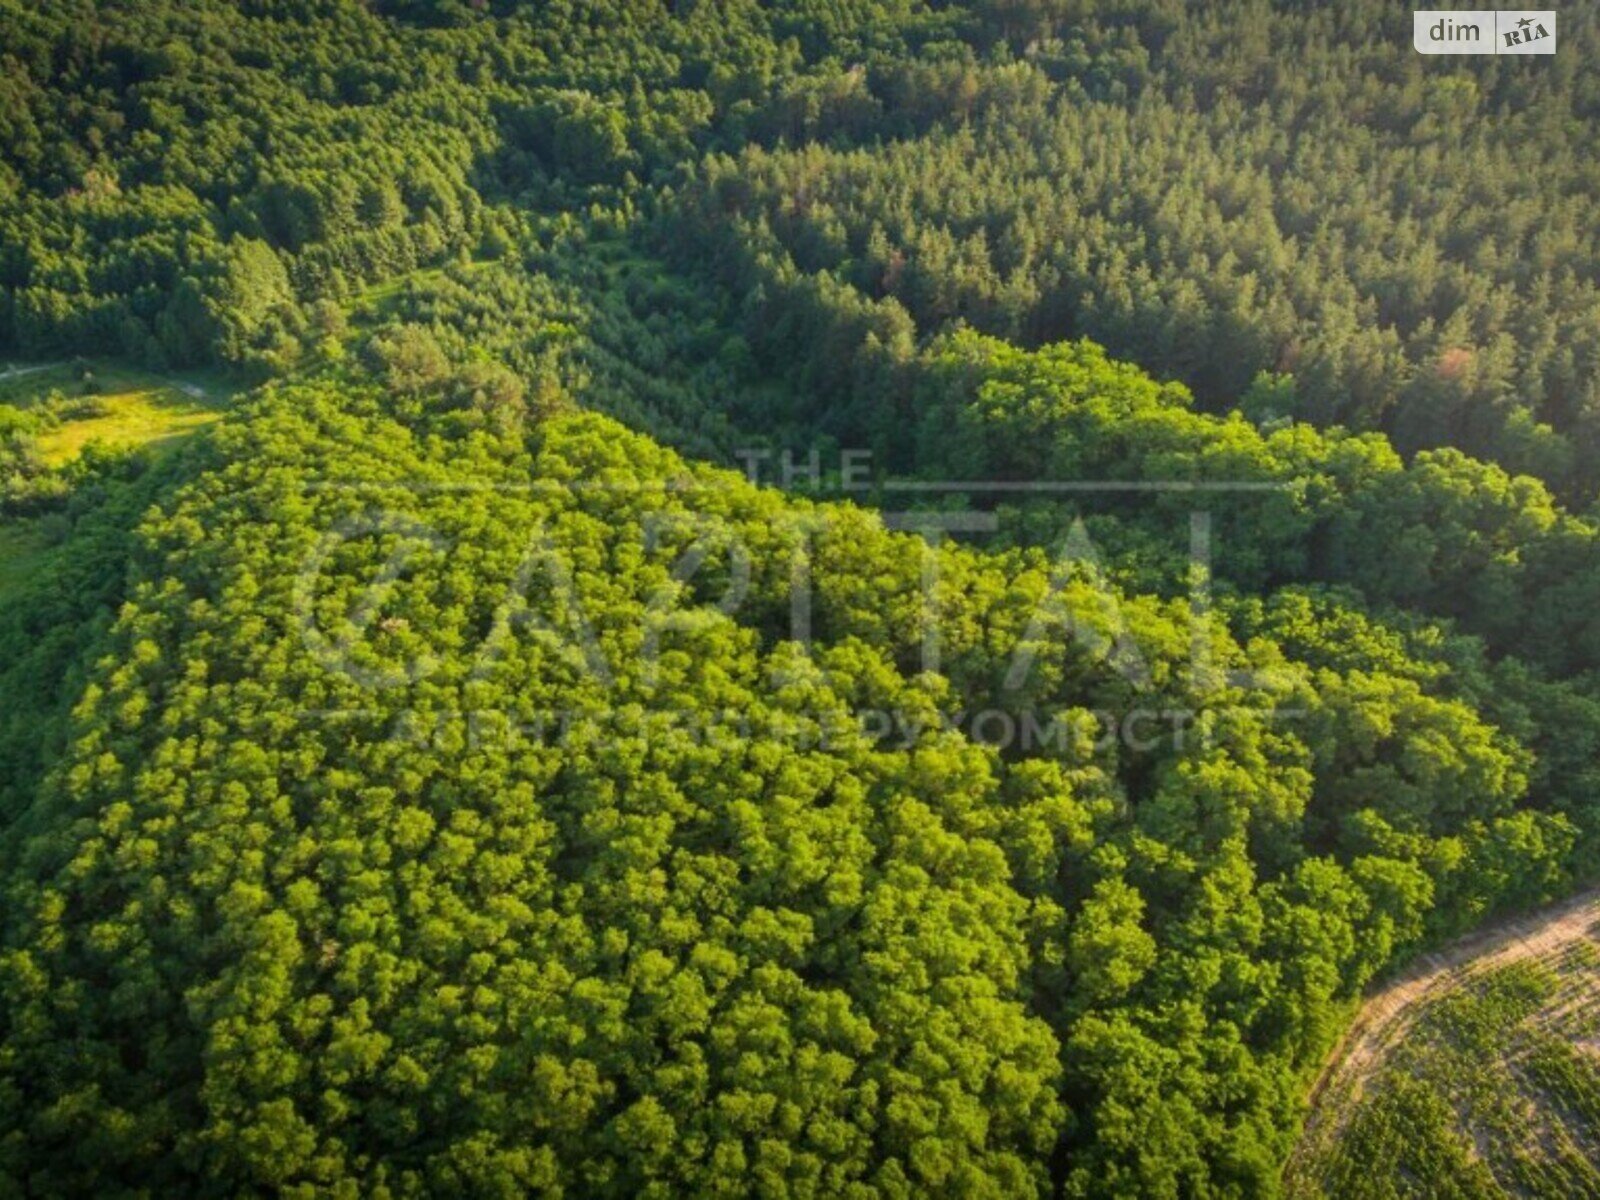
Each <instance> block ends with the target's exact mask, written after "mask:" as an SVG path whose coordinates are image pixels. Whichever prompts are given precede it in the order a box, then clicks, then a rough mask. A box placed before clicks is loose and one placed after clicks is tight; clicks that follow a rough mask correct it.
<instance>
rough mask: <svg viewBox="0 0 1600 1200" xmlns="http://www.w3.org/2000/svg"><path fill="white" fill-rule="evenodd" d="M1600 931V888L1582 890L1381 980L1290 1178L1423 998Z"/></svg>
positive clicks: (1337, 1059) (1339, 1119)
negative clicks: (1382, 982)
mask: <svg viewBox="0 0 1600 1200" xmlns="http://www.w3.org/2000/svg"><path fill="white" fill-rule="evenodd" d="M1583 939H1590V940H1597V939H1600V888H1591V889H1589V890H1588V891H1585V892H1580V893H1579V894H1578V895H1576V896H1573V897H1570V898H1569V899H1567V900H1564V901H1562V902H1561V903H1559V904H1555V905H1552V906H1551V907H1549V908H1545V909H1540V910H1539V911H1538V912H1534V913H1528V914H1525V915H1523V916H1519V917H1514V918H1509V919H1507V920H1505V921H1500V922H1496V923H1494V924H1492V925H1490V926H1487V927H1485V928H1484V929H1480V930H1478V931H1477V932H1475V933H1473V934H1470V935H1468V936H1467V937H1465V938H1462V939H1461V940H1460V941H1458V942H1453V943H1451V944H1450V945H1449V946H1446V947H1444V948H1442V949H1440V950H1437V951H1435V952H1433V953H1431V954H1425V955H1423V956H1422V957H1421V958H1419V959H1418V960H1417V961H1416V962H1414V963H1412V964H1411V965H1410V966H1409V967H1408V968H1407V969H1406V970H1405V971H1404V972H1402V973H1401V974H1400V975H1398V976H1396V977H1395V978H1394V979H1392V980H1390V981H1389V982H1388V983H1386V984H1384V985H1383V986H1382V987H1380V988H1379V989H1378V990H1377V991H1376V992H1374V993H1373V994H1372V995H1371V996H1369V997H1368V998H1367V1000H1366V1002H1365V1003H1363V1004H1362V1006H1361V1012H1360V1014H1359V1015H1358V1016H1357V1017H1356V1020H1355V1023H1354V1024H1352V1025H1351V1026H1350V1029H1349V1032H1347V1033H1346V1034H1345V1036H1344V1040H1343V1041H1342V1042H1341V1043H1340V1045H1339V1047H1338V1049H1336V1050H1335V1051H1334V1053H1333V1054H1332V1055H1331V1056H1330V1057H1329V1060H1328V1064H1327V1066H1326V1067H1324V1068H1323V1072H1322V1075H1321V1076H1320V1077H1319V1078H1318V1079H1317V1082H1316V1085H1315V1086H1314V1087H1313V1088H1312V1089H1311V1115H1310V1117H1309V1118H1308V1119H1307V1121H1306V1127H1305V1131H1304V1132H1303V1133H1302V1134H1301V1137H1300V1143H1299V1145H1298V1146H1296V1148H1295V1152H1294V1154H1293V1155H1291V1156H1290V1159H1289V1163H1288V1166H1287V1167H1286V1169H1285V1178H1286V1179H1290V1180H1292V1179H1293V1178H1294V1176H1295V1175H1296V1165H1297V1164H1298V1163H1299V1162H1302V1161H1304V1160H1305V1159H1306V1157H1307V1156H1308V1155H1310V1154H1311V1153H1312V1152H1313V1150H1314V1149H1315V1147H1317V1146H1320V1145H1324V1144H1326V1143H1327V1141H1328V1140H1329V1139H1330V1138H1333V1137H1336V1136H1338V1133H1339V1131H1340V1129H1341V1128H1342V1127H1343V1125H1344V1123H1345V1121H1346V1120H1347V1119H1348V1118H1349V1115H1350V1113H1351V1111H1352V1109H1353V1107H1354V1106H1353V1103H1352V1101H1354V1100H1355V1098H1356V1097H1358V1096H1359V1095H1360V1094H1361V1089H1362V1085H1363V1084H1364V1083H1365V1081H1366V1080H1367V1079H1368V1078H1370V1077H1371V1076H1372V1074H1373V1073H1374V1071H1376V1070H1377V1068H1378V1067H1379V1066H1380V1065H1381V1064H1382V1062H1383V1059H1384V1056H1385V1055H1386V1054H1388V1053H1389V1051H1390V1050H1391V1049H1393V1048H1394V1047H1395V1046H1396V1045H1398V1044H1399V1042H1400V1041H1401V1039H1402V1038H1403V1037H1404V1036H1405V1033H1406V1030H1407V1029H1408V1028H1410V1026H1411V1023H1412V1021H1414V1020H1415V1019H1416V1016H1417V1013H1418V1012H1419V1011H1420V1010H1421V1008H1422V1007H1423V1002H1424V1001H1427V1000H1431V999H1435V998H1437V997H1439V996H1442V995H1444V994H1445V993H1447V992H1448V991H1450V989H1451V988H1453V987H1455V986H1456V985H1458V984H1459V983H1460V982H1461V981H1462V980H1463V979H1466V978H1468V977H1470V976H1472V975H1476V974H1478V973H1479V972H1482V971H1488V970H1493V969H1494V968H1496V967H1502V966H1506V965H1508V964H1510V963H1513V962H1516V961H1518V960H1520V959H1525V958H1542V957H1545V956H1547V955H1550V954H1553V953H1555V952H1557V951H1559V950H1560V949H1561V948H1562V947H1563V946H1565V945H1567V944H1568V943H1571V942H1576V941H1580V940H1583Z"/></svg>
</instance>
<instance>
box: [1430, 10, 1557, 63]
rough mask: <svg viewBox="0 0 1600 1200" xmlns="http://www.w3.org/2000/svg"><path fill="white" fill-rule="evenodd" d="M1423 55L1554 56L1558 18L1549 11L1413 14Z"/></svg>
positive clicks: (1434, 12)
mask: <svg viewBox="0 0 1600 1200" xmlns="http://www.w3.org/2000/svg"><path fill="white" fill-rule="evenodd" d="M1411 41H1412V44H1413V45H1415V46H1416V48H1417V51H1418V53H1420V54H1554V53H1555V52H1556V14H1555V10H1553V9H1548V8H1512V9H1505V8H1503V9H1498V10H1496V9H1492V8H1485V9H1474V10H1472V11H1463V12H1455V11H1445V10H1442V9H1426V10H1422V11H1419V12H1416V13H1415V14H1413V17H1412V26H1411Z"/></svg>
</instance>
